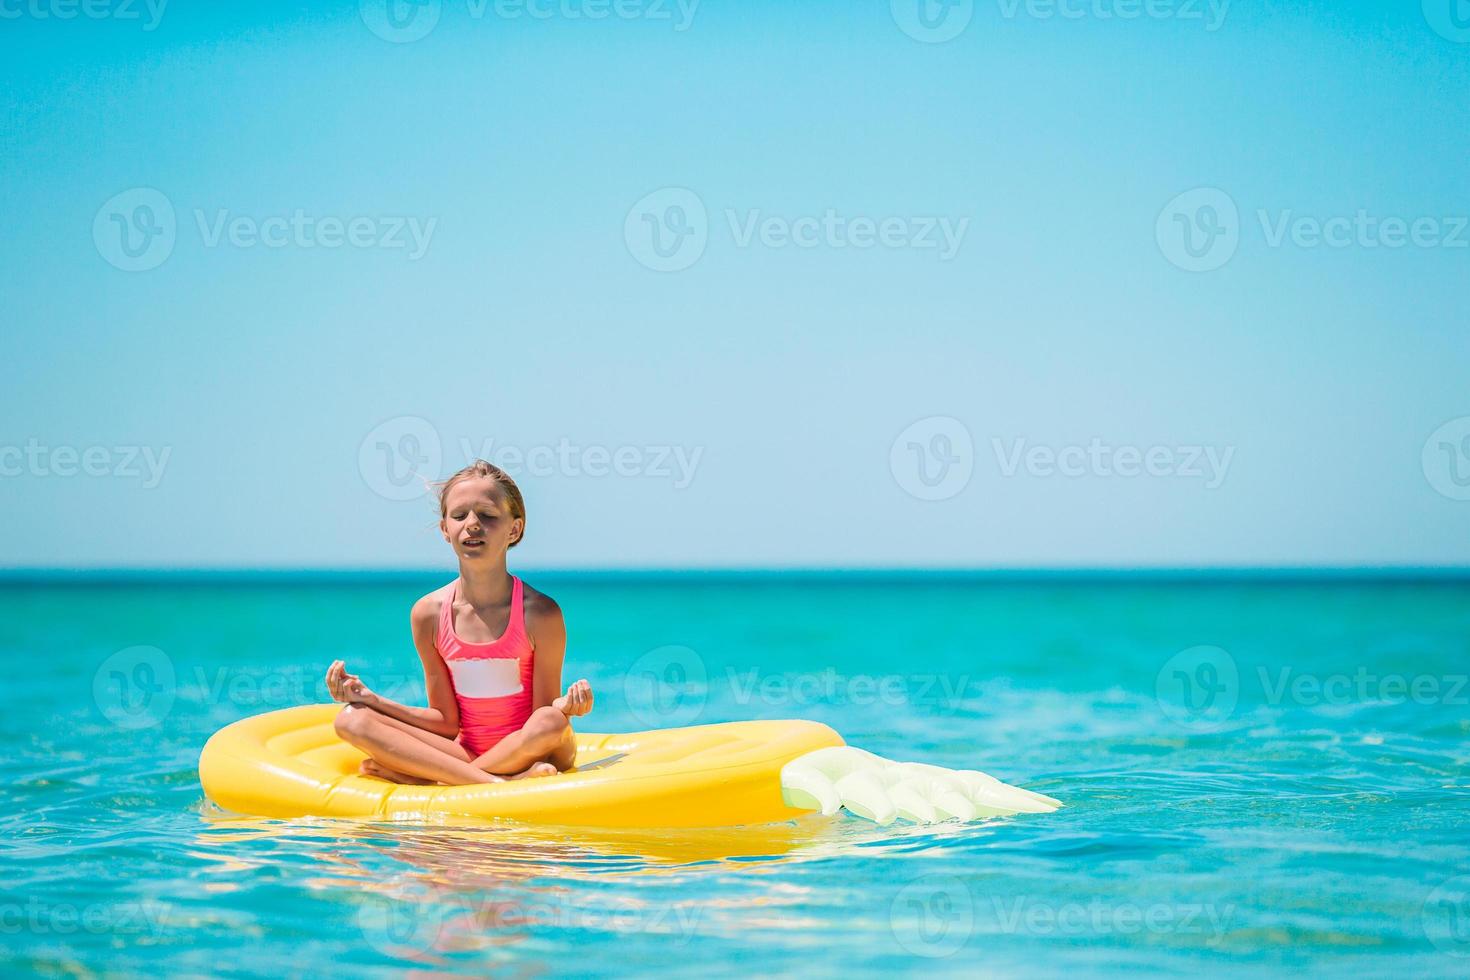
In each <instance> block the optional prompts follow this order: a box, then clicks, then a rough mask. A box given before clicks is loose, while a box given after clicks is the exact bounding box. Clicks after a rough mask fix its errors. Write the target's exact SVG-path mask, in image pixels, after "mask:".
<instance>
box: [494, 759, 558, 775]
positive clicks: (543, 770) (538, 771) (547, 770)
mask: <svg viewBox="0 0 1470 980" xmlns="http://www.w3.org/2000/svg"><path fill="white" fill-rule="evenodd" d="M557 772H559V770H558V769H557V768H556V766H553V765H552V764H551V763H549V762H538V763H536V764H535V765H533V766H531V768H529V769H527V770H526V771H525V772H518V773H516V774H515V775H514V776H506V777H504V778H506V779H532V778H534V777H537V776H555V775H556V774H557Z"/></svg>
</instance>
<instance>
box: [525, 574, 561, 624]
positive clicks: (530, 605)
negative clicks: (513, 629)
mask: <svg viewBox="0 0 1470 980" xmlns="http://www.w3.org/2000/svg"><path fill="white" fill-rule="evenodd" d="M521 606H522V608H523V609H524V610H525V616H526V628H527V629H528V630H530V631H531V632H532V633H535V632H536V630H537V629H538V628H541V629H545V628H548V627H551V628H555V629H561V628H562V618H561V606H559V605H557V604H556V600H555V599H553V598H552V597H551V596H549V595H547V594H546V593H545V592H542V591H541V590H540V589H538V588H535V587H534V586H532V585H531V583H530V582H527V581H526V580H525V579H521Z"/></svg>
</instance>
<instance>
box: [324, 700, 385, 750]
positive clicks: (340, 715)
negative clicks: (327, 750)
mask: <svg viewBox="0 0 1470 980" xmlns="http://www.w3.org/2000/svg"><path fill="white" fill-rule="evenodd" d="M373 714H374V711H373V709H372V708H364V707H362V706H361V705H357V704H349V705H348V706H347V707H345V708H343V709H342V710H341V711H339V712H337V720H336V721H334V722H332V730H333V731H335V732H336V733H337V737H338V738H340V739H342V740H343V741H344V742H350V741H352V739H353V738H361V737H362V736H363V735H365V734H366V733H367V730H368V728H370V727H371V726H372V725H373V723H374V722H375V721H376V719H375V718H374V717H373Z"/></svg>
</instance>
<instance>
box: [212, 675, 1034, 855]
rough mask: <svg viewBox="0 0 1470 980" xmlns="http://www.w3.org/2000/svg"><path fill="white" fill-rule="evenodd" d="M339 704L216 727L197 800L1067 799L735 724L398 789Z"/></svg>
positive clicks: (797, 811) (517, 811)
mask: <svg viewBox="0 0 1470 980" xmlns="http://www.w3.org/2000/svg"><path fill="white" fill-rule="evenodd" d="M341 708H342V706H341V705H339V704H320V705H308V706H305V707H300V708H286V709H284V710H281V711H272V712H269V713H267V714H263V715H257V716H255V717H253V718H246V719H244V720H242V721H237V722H235V723H234V724H232V725H228V726H226V727H225V728H222V729H220V730H219V731H218V732H216V733H215V734H214V735H213V736H212V737H211V738H210V739H209V741H208V742H207V743H205V746H204V751H203V753H202V754H201V755H200V758H199V781H200V782H201V783H202V784H203V786H204V792H205V795H207V796H208V797H209V798H210V799H211V800H213V801H214V802H215V803H217V804H218V805H219V806H221V807H223V808H224V809H226V810H230V811H233V812H235V813H243V814H249V815H253V816H262V817H304V816H320V817H356V818H365V819H369V820H388V821H395V820H410V821H429V822H464V821H466V820H468V821H480V820H514V821H520V822H526V823H539V824H560V825H565V826H580V827H603V828H656V827H665V828H673V827H735V826H742V825H747V824H766V823H775V822H779V821H785V820H792V819H795V818H797V817H800V816H804V815H806V814H809V813H810V812H811V811H813V810H820V811H821V812H823V813H825V814H829V815H830V814H832V813H835V812H836V810H837V809H838V808H845V809H847V810H848V811H850V812H853V813H857V814H859V815H861V816H864V817H867V818H869V819H872V820H875V821H877V822H879V823H888V822H890V821H892V820H895V819H905V820H910V821H915V822H920V823H932V822H936V821H940V820H974V819H977V818H985V817H992V816H1004V815H1009V814H1013V813H1044V812H1048V811H1051V810H1055V809H1056V808H1057V807H1058V806H1060V805H1061V804H1060V803H1058V802H1057V801H1056V800H1054V799H1052V798H1051V797H1049V796H1042V795H1041V794H1039V793H1032V792H1030V791H1029V790H1023V789H1019V788H1017V787H1014V786H1008V785H1006V784H1005V783H1002V782H1000V781H998V780H996V779H994V778H993V777H990V776H987V775H985V774H984V773H979V772H973V771H969V770H950V769H940V768H938V767H936V766H920V765H918V764H916V763H896V762H890V761H889V760H887V759H883V758H881V757H879V756H875V755H872V754H871V753H867V752H863V751H862V750H860V749H854V748H849V747H846V746H845V745H844V744H843V741H842V737H841V736H840V735H838V734H837V733H836V732H834V731H833V730H832V729H830V728H828V727H827V726H826V725H822V724H819V723H817V722H813V721H737V722H727V723H725V724H719V725H698V726H695V727H691V728H671V729H666V730H662V731H650V732H634V733H632V734H627V735H595V734H590V733H579V734H578V735H577V765H576V767H575V768H574V769H572V770H570V771H568V772H564V773H561V774H559V775H556V776H546V777H542V778H539V779H525V780H515V781H509V782H503V783H488V784H486V783H482V784H479V785H474V786H400V785H398V784H395V783H389V782H386V781H384V780H381V779H376V778H373V777H368V776H363V775H360V774H359V773H358V769H357V767H358V763H360V762H361V761H362V759H363V754H362V753H361V752H359V751H358V750H357V749H355V748H353V747H352V746H350V745H348V744H347V743H345V742H343V741H342V740H341V739H339V738H338V737H337V734H336V732H335V731H334V730H333V728H332V722H333V720H334V719H335V718H336V716H337V712H338V711H340V710H341Z"/></svg>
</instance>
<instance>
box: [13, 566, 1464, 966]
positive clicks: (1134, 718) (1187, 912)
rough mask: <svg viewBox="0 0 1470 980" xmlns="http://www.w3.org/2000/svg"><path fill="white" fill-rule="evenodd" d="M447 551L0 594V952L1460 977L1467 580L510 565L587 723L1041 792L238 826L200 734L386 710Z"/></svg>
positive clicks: (402, 690) (140, 961)
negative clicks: (385, 566)
mask: <svg viewBox="0 0 1470 980" xmlns="http://www.w3.org/2000/svg"><path fill="white" fill-rule="evenodd" d="M449 577H450V574H441V575H437V576H433V575H430V576H422V575H363V574H360V575H351V576H348V575H342V576H320V575H315V576H314V575H296V576H272V575H258V576H238V575H236V576H220V575H205V576H190V575H168V576H161V577H160V576H152V577H149V576H144V577H134V578H127V577H123V578H117V577H114V578H111V579H106V580H93V579H75V580H71V579H62V580H54V579H53V580H41V581H16V580H12V581H10V582H8V583H7V584H4V585H3V586H0V647H3V652H4V657H5V659H4V662H5V663H6V664H7V665H8V667H9V671H8V676H7V677H6V678H5V682H4V684H5V687H6V688H7V692H6V697H5V699H4V703H5V706H6V707H5V711H4V713H3V715H0V726H3V732H4V736H3V737H4V745H5V751H4V754H3V764H4V766H5V773H4V778H3V781H0V786H3V790H0V792H3V797H0V823H3V833H0V932H3V936H0V968H3V969H4V971H5V972H6V973H7V974H9V973H14V972H17V971H42V972H48V973H60V972H64V973H71V974H77V975H89V974H150V975H151V974H161V973H169V974H174V973H183V974H197V975H202V974H220V973H227V974H263V975H270V976H318V975H324V974H328V973H335V972H339V971H347V970H352V971H356V972H359V973H363V974H381V975H389V974H390V973H396V972H397V971H398V970H401V969H405V968H409V969H415V970H418V971H422V972H428V973H473V974H485V973H487V972H488V973H494V974H495V975H503V976H527V977H529V976H539V975H543V974H551V975H561V974H574V975H617V974H625V973H629V972H635V973H638V974H643V973H658V972H664V971H668V972H674V971H680V972H688V971H691V970H695V971H697V972H699V973H700V974H705V975H716V976H720V975H728V976H742V977H743V976H750V975H761V974H767V975H769V974H774V973H777V972H788V971H791V972H800V973H810V974H812V975H826V976H836V975H849V976H850V975H862V974H866V973H875V972H879V971H882V972H892V971H907V970H915V971H924V972H926V973H938V974H944V975H951V974H953V975H959V974H968V975H974V974H976V973H977V972H979V973H984V974H988V975H1000V976H1010V975H1016V976H1022V975H1033V974H1038V973H1042V974H1053V973H1056V972H1058V971H1062V970H1066V971H1068V973H1070V974H1073V975H1083V974H1086V975H1092V974H1106V973H1116V972H1122V971H1128V972H1130V973H1145V974H1160V975H1172V974H1178V973H1183V972H1187V971H1200V970H1210V971H1214V970H1221V969H1229V970H1232V971H1238V972H1245V973H1260V974H1283V973H1287V972H1295V971H1298V970H1302V969H1314V970H1324V971H1332V972H1334V973H1337V972H1352V973H1372V974H1375V975H1378V974H1382V973H1387V972H1392V973H1394V974H1395V975H1421V976H1445V975H1452V974H1464V973H1465V972H1466V971H1467V970H1470V877H1466V876H1470V832H1467V823H1470V821H1467V817H1470V806H1467V803H1466V799H1467V791H1470V777H1467V759H1470V750H1467V748H1466V737H1467V735H1470V689H1467V687H1466V674H1467V672H1470V584H1467V583H1466V582H1464V581H1463V580H1461V581H1456V580H1422V579H1419V580H1409V579H1399V580H1378V581H1372V580H1353V579H1345V580H1344V579H1339V580H1320V579H1313V578H1310V577H1301V576H1297V577H1291V576H1287V577H1281V576H1275V577H1265V578H1261V577H1254V578H1253V577H1251V576H1245V575H1237V576H1232V577H1228V578H1209V577H1193V578H1189V579H1184V580H1168V579H1163V578H1142V579H1140V578H1127V577H1123V578H1106V577H1081V578H1067V577H1062V578H1056V577H1052V578H1047V577H1032V578H1015V577H1011V578H1003V577H1002V578H997V577H987V576H983V575H980V576H977V575H942V574H907V575H905V574H868V575H858V574H845V575H844V574H833V575H822V574H811V573H808V574H776V573H768V574H740V575H731V574H724V575H719V574H707V573H706V574H697V573H686V574H673V573H670V574H661V575H648V574H645V575H614V574H580V575H574V574H542V575H535V574H529V573H528V574H527V575H526V579H527V581H529V582H531V584H533V585H535V586H537V587H539V588H541V589H542V590H544V591H546V592H548V593H550V594H551V595H553V596H554V597H555V598H556V599H557V600H558V601H559V602H560V603H561V606H562V608H563V610H564V612H565V615H566V620H567V627H568V637H569V640H568V648H567V667H566V671H565V679H566V680H573V679H576V678H578V677H586V678H588V679H589V680H590V681H591V683H592V686H593V689H594V691H595V694H596V707H595V710H594V712H593V713H592V715H591V716H589V717H588V718H586V719H583V720H581V721H579V722H578V724H579V725H580V726H582V727H584V728H585V729H587V730H596V731H626V730H640V729H646V728H654V727H665V726H669V725H690V724H701V723H708V722H720V721H732V720H739V719H747V718H810V719H815V720H818V721H821V722H825V723H826V724H828V725H831V726H832V727H833V728H835V729H837V730H838V731H839V732H840V733H841V734H842V735H843V736H844V737H845V738H846V739H847V741H848V742H849V743H850V744H852V745H856V746H859V747H862V748H864V749H868V750H870V751H873V752H876V753H878V754H880V755H883V756H886V757H889V758H892V759H897V760H904V761H920V762H927V763H933V764H936V765H940V766H947V767H952V768H973V769H980V770H984V771H986V772H989V773H991V774H993V775H995V776H997V777H998V778H1000V779H1002V780H1005V781H1007V782H1011V783H1015V784H1017V785H1020V786H1026V787H1029V788H1032V789H1035V790H1038V791H1040V792H1043V793H1047V794H1049V795H1051V796H1055V797H1057V798H1059V799H1061V800H1063V801H1064V802H1065V803H1066V804H1067V805H1066V808H1065V809H1063V810H1061V811H1059V812H1057V813H1052V814H1045V815H1035V816H1018V817H1013V818H1006V819H998V820H991V821H986V822H980V823H974V824H968V825H959V824H953V823H950V824H940V825H935V826H928V827H916V826H912V825H906V824H901V823H899V824H893V825H891V826H888V827H878V826H875V825H873V824H871V823H868V822H866V821H864V820H862V819H860V818H857V817H854V816H850V815H845V814H842V815H839V816H837V817H833V818H821V817H815V818H808V819H804V820H800V821H795V822H792V823H789V824H785V825H777V826H774V827H764V828H747V829H741V830H721V831H702V832H692V831H683V832H658V831H649V832H640V833H621V834H619V833H597V832H593V831H586V830H568V829H559V828H518V827H485V828H461V827H453V828H451V827H434V826H423V825H384V824H358V823H349V822H333V821H324V820H302V821H277V820H259V819H250V818H241V817H239V816H237V815H231V814H227V813H224V812H222V811H220V810H219V809H218V808H216V807H215V806H213V805H212V804H211V803H209V802H208V801H207V800H206V799H205V798H204V795H203V792H202V791H201V789H200V785H199V780H198V774H197V768H196V767H197V762H198V756H199V750H200V748H201V747H202V746H203V744H204V741H205V739H206V738H207V737H208V736H209V735H210V734H211V733H212V732H214V731H215V730H217V729H218V728H220V727H221V726H223V725H226V724H228V723H230V722H232V721H235V720H237V719H239V718H243V717H246V716H249V715H252V714H255V713H258V712H262V711H268V710H272V709H276V708H282V707H288V706H291V705H295V704H303V703H311V702H317V701H323V700H326V694H325V690H324V688H323V685H322V683H321V677H322V675H323V674H324V672H325V671H326V668H327V666H328V664H329V663H330V662H331V661H332V660H333V659H337V658H341V659H344V660H346V661H347V663H348V666H349V668H350V669H352V670H354V671H356V672H358V673H360V674H361V675H362V676H363V677H364V679H365V680H366V681H367V682H368V683H369V685H370V686H372V687H374V688H375V689H377V690H379V691H381V692H383V693H386V694H390V695H391V696H394V697H397V698H399V699H402V700H410V701H417V702H418V703H422V698H423V683H422V676H421V674H420V671H419V668H418V666H417V657H416V655H415V653H414V650H413V647H412V645H411V643H410V636H409V624H408V610H409V607H410V605H411V603H412V602H413V600H414V599H415V598H417V597H418V596H419V595H421V594H423V593H424V592H426V591H428V590H430V589H432V588H434V587H435V586H437V585H439V584H442V583H443V582H445V581H447V580H448V578H449Z"/></svg>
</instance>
